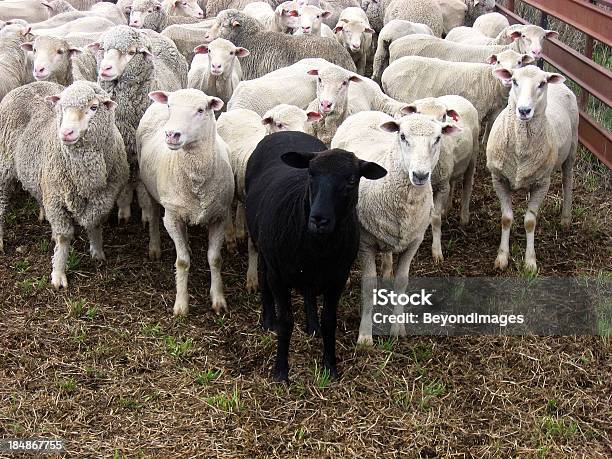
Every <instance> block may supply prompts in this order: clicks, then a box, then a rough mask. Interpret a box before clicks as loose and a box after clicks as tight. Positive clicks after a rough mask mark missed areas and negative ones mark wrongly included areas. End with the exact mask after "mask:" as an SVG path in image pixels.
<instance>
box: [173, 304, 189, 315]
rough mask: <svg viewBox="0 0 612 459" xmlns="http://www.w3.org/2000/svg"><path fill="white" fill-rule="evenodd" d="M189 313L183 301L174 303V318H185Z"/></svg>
mask: <svg viewBox="0 0 612 459" xmlns="http://www.w3.org/2000/svg"><path fill="white" fill-rule="evenodd" d="M188 312H189V304H188V303H187V302H186V301H185V302H182V301H176V302H175V303H174V315H175V316H183V317H184V316H186V315H187V313H188Z"/></svg>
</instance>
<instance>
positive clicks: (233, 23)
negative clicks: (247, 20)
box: [232, 19, 241, 29]
mask: <svg viewBox="0 0 612 459" xmlns="http://www.w3.org/2000/svg"><path fill="white" fill-rule="evenodd" d="M240 26H241V24H240V21H238V20H236V19H234V20H233V21H232V29H235V28H236V27H240Z"/></svg>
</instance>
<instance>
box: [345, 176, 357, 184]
mask: <svg viewBox="0 0 612 459" xmlns="http://www.w3.org/2000/svg"><path fill="white" fill-rule="evenodd" d="M346 183H347V184H348V186H355V185H357V178H355V177H350V178H349V179H348V180H347V182H346Z"/></svg>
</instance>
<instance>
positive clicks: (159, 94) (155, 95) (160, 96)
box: [149, 91, 170, 104]
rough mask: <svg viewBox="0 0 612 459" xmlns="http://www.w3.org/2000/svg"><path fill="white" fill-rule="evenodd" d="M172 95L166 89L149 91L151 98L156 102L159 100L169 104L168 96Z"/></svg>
mask: <svg viewBox="0 0 612 459" xmlns="http://www.w3.org/2000/svg"><path fill="white" fill-rule="evenodd" d="M169 95H170V93H169V92H165V91H153V92H150V93H149V98H150V99H151V100H153V101H155V102H158V103H160V104H167V103H168V96H169Z"/></svg>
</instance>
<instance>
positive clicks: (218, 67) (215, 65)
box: [212, 64, 221, 70]
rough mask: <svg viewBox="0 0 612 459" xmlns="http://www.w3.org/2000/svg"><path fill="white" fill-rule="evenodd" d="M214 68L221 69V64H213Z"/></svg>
mask: <svg viewBox="0 0 612 459" xmlns="http://www.w3.org/2000/svg"><path fill="white" fill-rule="evenodd" d="M212 68H213V69H217V70H219V69H220V68H221V64H213V65H212Z"/></svg>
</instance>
